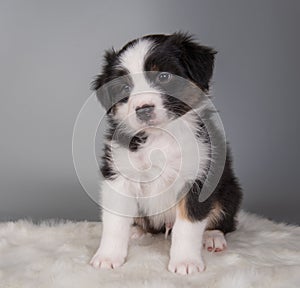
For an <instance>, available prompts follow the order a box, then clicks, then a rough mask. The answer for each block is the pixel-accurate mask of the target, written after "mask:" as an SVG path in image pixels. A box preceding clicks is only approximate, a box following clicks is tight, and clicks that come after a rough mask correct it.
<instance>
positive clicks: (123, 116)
mask: <svg viewBox="0 0 300 288" xmlns="http://www.w3.org/2000/svg"><path fill="white" fill-rule="evenodd" d="M215 54H216V52H215V51H214V50H213V49H211V48H209V47H206V46H202V45H200V44H198V43H197V42H196V41H195V40H194V39H193V38H192V37H191V36H190V35H188V34H184V33H174V34H171V35H147V36H144V37H142V38H139V39H136V40H133V41H131V42H129V43H128V44H126V45H125V46H124V47H123V48H122V49H121V50H119V51H115V50H113V49H112V50H110V51H107V52H106V54H105V63H104V66H103V69H102V74H100V75H99V76H97V78H96V80H95V81H94V84H93V88H94V89H95V90H96V91H97V97H98V99H99V100H100V102H101V103H102V105H103V106H104V108H105V109H106V111H107V115H106V116H107V122H108V125H109V129H108V131H107V134H106V136H105V137H106V138H105V146H104V156H103V159H102V165H101V172H102V175H103V177H104V181H103V182H102V184H101V200H100V202H101V203H100V204H101V206H102V207H103V212H102V221H103V231H102V239H101V242H100V246H99V248H98V250H97V252H96V254H95V255H94V257H93V258H92V260H91V264H92V265H93V266H94V267H96V268H109V269H113V268H117V267H119V266H121V265H122V264H123V263H124V262H125V259H126V256H127V251H128V242H129V239H130V235H131V232H132V231H134V233H135V234H134V235H132V236H133V237H136V236H140V235H142V234H143V233H146V232H150V233H159V232H165V233H166V235H167V234H168V232H169V230H172V232H171V238H172V239H171V241H172V242H171V249H170V261H169V265H168V269H169V271H171V272H173V273H178V274H183V275H184V274H190V273H193V272H200V271H203V270H204V269H205V264H204V262H203V259H202V255H201V250H202V247H204V248H205V249H208V250H209V251H214V252H219V251H223V250H224V249H225V248H226V245H227V244H226V240H225V237H224V235H225V234H226V233H228V232H232V231H234V230H235V227H236V220H235V217H236V213H237V211H238V208H239V206H240V202H241V195H242V194H241V189H240V186H239V184H238V182H237V179H236V178H235V176H234V173H233V171H232V168H231V159H230V154H229V151H228V149H227V148H226V146H225V150H226V151H225V152H227V153H226V155H225V158H224V167H223V169H222V173H221V174H220V177H219V179H218V182H217V183H216V185H215V187H214V188H213V190H212V191H210V192H211V193H210V195H209V197H207V198H206V199H205V200H204V201H200V200H199V199H200V198H199V197H200V196H201V195H202V194H201V193H202V189H203V187H204V183H205V181H206V180H207V178H208V175H209V170H210V168H211V167H212V166H211V164H212V162H214V161H212V160H213V156H214V150H213V146H214V145H212V133H211V132H210V131H209V129H208V127H207V125H206V122H205V121H204V120H203V119H204V118H205V117H204V115H205V113H208V114H209V113H211V111H209V110H210V109H209V108H208V106H207V101H208V100H207V99H208V98H207V95H208V92H209V87H210V79H211V77H212V73H213V66H214V58H215Z"/></svg>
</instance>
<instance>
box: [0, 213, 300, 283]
mask: <svg viewBox="0 0 300 288" xmlns="http://www.w3.org/2000/svg"><path fill="white" fill-rule="evenodd" d="M239 222H240V223H239V225H238V229H237V231H235V232H233V233H230V234H228V236H226V238H227V241H228V248H227V249H226V250H225V251H223V252H220V253H211V252H207V251H206V250H203V252H202V256H203V259H204V262H205V263H206V270H205V272H204V273H195V274H192V275H191V276H185V277H184V276H177V275H174V274H173V273H170V272H169V271H168V270H167V267H168V262H169V249H170V243H171V241H170V238H169V239H167V240H165V238H164V235H156V236H150V235H145V236H144V237H143V239H141V240H131V243H130V245H129V252H128V261H127V262H126V263H125V264H124V265H123V266H121V267H119V268H118V269H115V270H114V271H113V272H110V271H107V270H105V269H103V270H98V269H93V267H91V266H90V265H89V261H90V258H91V256H92V254H93V253H94V251H95V250H96V249H97V246H98V244H99V238H100V237H101V226H102V224H101V223H98V222H97V223H96V222H86V221H85V222H75V223H74V222H73V223H72V222H69V221H67V222H66V221H51V222H47V223H45V222H42V223H40V224H39V225H34V224H32V223H31V222H28V221H24V220H20V221H17V222H6V223H4V222H3V223H0V255H1V256H0V287H1V288H2V287H3V288H8V287H22V288H32V287H43V288H54V287H55V288H69V287H72V288H82V287H89V288H94V287H95V288H96V287H103V288H106V287H132V288H137V287H145V286H146V287H151V288H152V287H153V288H155V287H173V288H175V287H187V286H188V287H206V288H235V287H236V288H248V287H249V288H250V287H259V288H269V287H272V288H279V287H280V288H282V287H288V288H298V287H299V283H300V273H299V271H300V252H299V251H300V227H295V226H288V225H284V224H276V223H274V222H271V221H269V220H267V219H264V218H261V217H258V216H255V215H252V214H247V213H244V212H243V213H241V214H240V215H239Z"/></svg>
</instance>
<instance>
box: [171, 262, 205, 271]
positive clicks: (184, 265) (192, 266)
mask: <svg viewBox="0 0 300 288" xmlns="http://www.w3.org/2000/svg"><path fill="white" fill-rule="evenodd" d="M168 269H169V271H170V272H173V273H177V274H180V275H187V274H192V273H194V272H202V271H204V270H205V265H204V263H203V261H202V260H182V261H178V260H176V261H174V260H172V259H171V260H170V262H169V266H168Z"/></svg>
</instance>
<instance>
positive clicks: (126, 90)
mask: <svg viewBox="0 0 300 288" xmlns="http://www.w3.org/2000/svg"><path fill="white" fill-rule="evenodd" d="M130 91H131V87H130V86H129V85H128V84H124V85H123V86H122V87H121V92H122V93H123V94H129V93H130Z"/></svg>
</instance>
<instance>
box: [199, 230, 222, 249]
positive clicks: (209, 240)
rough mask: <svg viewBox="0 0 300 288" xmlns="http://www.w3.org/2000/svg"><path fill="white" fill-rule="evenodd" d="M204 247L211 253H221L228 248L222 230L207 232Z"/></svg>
mask: <svg viewBox="0 0 300 288" xmlns="http://www.w3.org/2000/svg"><path fill="white" fill-rule="evenodd" d="M203 247H204V248H205V249H207V250H208V251H209V252H221V251H223V250H225V249H226V248H227V242H226V239H225V237H224V234H223V232H221V231H220V230H207V231H205V232H204V234H203Z"/></svg>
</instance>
